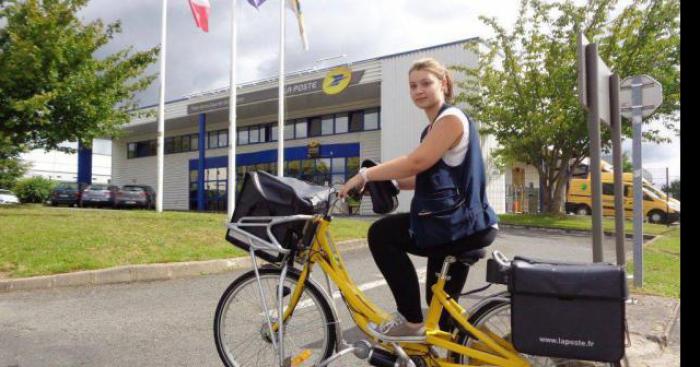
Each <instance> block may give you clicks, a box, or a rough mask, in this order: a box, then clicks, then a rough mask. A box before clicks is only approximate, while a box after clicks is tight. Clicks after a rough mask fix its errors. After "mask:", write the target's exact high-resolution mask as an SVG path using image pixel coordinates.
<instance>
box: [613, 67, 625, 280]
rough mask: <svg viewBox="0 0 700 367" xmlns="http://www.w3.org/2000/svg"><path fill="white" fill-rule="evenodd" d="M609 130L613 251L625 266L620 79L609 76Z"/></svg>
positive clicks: (618, 262)
mask: <svg viewBox="0 0 700 367" xmlns="http://www.w3.org/2000/svg"><path fill="white" fill-rule="evenodd" d="M610 120H611V121H610V128H611V129H612V143H613V144H612V145H613V167H614V169H615V171H614V174H613V175H614V181H615V249H616V255H617V256H616V257H617V265H621V266H622V265H625V200H624V195H625V193H624V183H623V181H622V118H621V117H620V77H619V76H618V75H617V74H613V75H611V76H610Z"/></svg>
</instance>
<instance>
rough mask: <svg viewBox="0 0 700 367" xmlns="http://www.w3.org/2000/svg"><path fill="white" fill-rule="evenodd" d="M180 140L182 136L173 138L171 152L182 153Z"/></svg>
mask: <svg viewBox="0 0 700 367" xmlns="http://www.w3.org/2000/svg"><path fill="white" fill-rule="evenodd" d="M182 138H184V136H176V137H174V138H173V151H174V152H175V153H182V152H183V150H182V140H183V139H182Z"/></svg>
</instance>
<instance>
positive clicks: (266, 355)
mask: <svg viewBox="0 0 700 367" xmlns="http://www.w3.org/2000/svg"><path fill="white" fill-rule="evenodd" d="M328 200H329V202H330V200H331V199H330V198H329V199H328ZM336 200H337V199H336ZM334 204H335V202H334ZM333 206H334V205H328V208H329V209H328V211H327V212H326V213H325V214H320V215H291V216H286V217H247V218H241V219H240V220H238V221H237V222H235V223H231V224H229V225H228V228H229V231H231V233H233V234H234V235H235V236H238V237H239V238H244V239H246V240H247V241H248V245H249V247H250V256H251V261H252V265H253V269H252V270H251V271H249V272H247V273H245V274H243V275H241V276H239V277H238V278H237V279H235V280H234V281H233V282H232V283H231V285H230V286H229V287H228V288H227V289H226V291H225V292H224V294H223V295H222V297H221V299H220V301H219V303H218V306H217V309H216V314H215V319H214V338H215V342H216V346H217V350H218V352H219V355H220V357H221V360H222V361H223V363H224V364H225V365H226V366H239V367H243V366H245V367H247V366H289V367H291V366H316V367H323V366H328V365H330V364H331V363H333V362H334V361H336V360H338V359H339V358H340V357H342V356H344V355H346V354H349V353H354V355H355V356H357V357H358V358H360V359H364V360H366V361H367V362H368V363H369V364H370V365H374V366H413V367H425V366H430V367H438V366H439V367H457V366H485V365H488V366H502V367H517V366H614V365H619V364H618V363H612V364H609V363H598V362H586V361H578V360H576V361H574V360H567V359H558V358H545V357H535V356H528V355H523V354H520V353H518V351H517V350H516V349H515V348H514V346H513V344H512V343H511V341H510V334H511V330H510V296H509V294H508V292H500V293H496V294H493V295H490V296H487V297H484V298H483V299H482V300H481V301H480V302H478V303H477V304H476V305H474V306H473V307H471V308H470V310H465V309H464V308H463V307H462V306H461V305H460V304H459V303H457V302H456V301H455V300H454V299H451V298H450V297H449V295H448V294H447V293H446V292H445V290H444V285H445V282H446V278H447V271H448V269H449V267H450V264H452V263H454V262H456V261H463V262H465V263H467V264H469V265H472V264H474V263H475V262H476V261H478V260H479V259H480V258H483V257H484V255H485V253H484V251H483V250H477V251H471V252H469V253H465V254H461V255H458V256H448V257H447V258H446V260H445V262H444V264H443V267H442V271H441V274H440V276H439V278H438V281H437V283H436V284H435V285H433V287H432V290H433V298H432V301H431V302H430V305H429V308H428V311H427V316H426V318H425V326H426V327H425V329H426V332H425V335H422V336H419V337H391V338H390V337H385V336H383V335H381V334H379V333H377V332H376V331H375V329H376V325H379V324H381V323H382V322H385V321H386V320H388V319H390V318H391V316H390V315H389V314H388V313H387V312H386V311H384V310H382V309H381V308H380V307H378V306H377V305H375V304H374V303H372V301H370V300H369V299H368V298H367V297H366V296H365V295H364V294H363V292H362V291H361V290H360V289H359V288H358V286H357V285H356V284H355V283H354V282H353V281H352V279H351V278H350V275H349V274H348V272H347V270H346V268H345V265H344V264H343V259H342V257H341V255H340V252H339V251H338V249H337V248H336V246H335V244H334V242H333V239H332V237H331V234H330V231H329V229H330V227H331V225H332V217H331V215H330V213H331V208H333ZM289 223H304V227H303V228H304V231H303V238H300V239H299V240H298V241H297V244H296V245H295V246H294V247H293V248H285V247H284V246H282V245H281V244H280V243H279V242H278V241H277V239H276V238H275V236H273V235H272V234H273V228H274V227H275V226H279V225H284V224H289ZM251 228H257V229H259V230H264V232H266V233H267V234H268V235H269V236H267V237H268V238H267V239H263V238H262V237H261V236H256V235H253V234H251V231H250V229H251ZM258 233H260V232H258ZM263 253H266V254H271V253H274V254H277V255H278V256H280V257H281V261H279V263H277V264H266V265H261V264H260V263H259V259H258V255H260V254H263ZM492 257H493V259H495V260H496V261H497V262H498V263H499V264H501V265H503V266H507V265H508V259H506V258H505V256H503V255H502V254H501V253H500V252H498V251H493V255H492ZM316 267H318V268H320V269H321V271H322V272H323V273H324V274H325V280H326V282H327V287H326V289H324V288H323V287H321V286H320V285H319V284H318V283H317V282H316V281H314V280H313V279H311V277H310V275H311V272H312V270H314V269H315V268H316ZM331 282H332V283H334V284H335V285H336V286H337V289H338V292H339V294H340V296H341V297H342V300H343V301H344V303H345V305H346V306H347V309H348V311H349V313H350V315H351V317H352V320H353V321H354V323H355V324H356V325H357V327H358V328H359V329H360V330H361V331H362V332H363V333H364V334H365V335H366V336H367V340H362V341H359V342H355V343H353V344H349V343H347V342H346V341H345V340H344V338H343V336H342V329H341V325H340V324H339V322H338V313H337V310H336V308H335V302H334V301H333V292H332V288H331V286H330V283H331ZM443 309H444V310H446V311H447V312H448V313H449V315H450V316H451V317H452V318H453V320H454V324H455V325H457V327H456V329H455V330H454V331H452V332H445V331H442V330H440V329H439V326H438V323H439V320H440V315H441V314H442V312H443ZM280 315H281V316H280ZM280 321H281V322H280ZM280 325H281V326H280Z"/></svg>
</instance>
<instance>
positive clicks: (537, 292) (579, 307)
mask: <svg viewBox="0 0 700 367" xmlns="http://www.w3.org/2000/svg"><path fill="white" fill-rule="evenodd" d="M509 290H510V292H511V296H512V300H511V305H512V306H511V307H512V309H511V328H512V332H513V335H512V338H513V345H514V346H515V348H516V349H517V350H518V351H519V352H521V353H526V354H532V355H539V356H547V357H561V358H571V359H580V360H590V361H601V362H618V361H620V359H622V357H623V356H624V352H625V343H624V338H625V300H626V298H627V285H626V281H625V271H624V269H622V267H619V266H615V265H611V264H604V263H594V264H590V263H586V264H571V263H568V264H567V263H549V262H540V261H535V260H531V259H525V258H520V257H516V258H515V259H514V260H513V262H512V266H511V271H510V279H509Z"/></svg>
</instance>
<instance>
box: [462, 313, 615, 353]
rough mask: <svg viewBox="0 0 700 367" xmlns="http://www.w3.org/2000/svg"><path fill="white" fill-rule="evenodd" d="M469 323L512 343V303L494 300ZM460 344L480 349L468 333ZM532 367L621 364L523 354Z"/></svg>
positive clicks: (472, 317)
mask: <svg viewBox="0 0 700 367" xmlns="http://www.w3.org/2000/svg"><path fill="white" fill-rule="evenodd" d="M469 323H471V324H472V325H474V326H475V327H476V328H477V329H479V330H488V331H490V332H492V333H495V334H496V335H498V336H499V337H501V338H503V339H505V340H507V341H509V342H510V341H511V328H510V302H507V301H503V300H494V301H493V302H489V303H487V304H485V305H484V306H482V307H479V309H477V310H476V311H475V312H474V314H473V315H472V316H471V317H470V318H469ZM459 342H460V344H462V345H464V346H467V347H470V348H476V349H480V348H479V345H478V344H481V343H480V342H479V341H478V340H476V339H474V338H471V337H469V335H468V334H467V333H461V337H460V341H459ZM521 356H523V357H524V358H525V359H526V360H527V361H528V362H530V366H532V367H604V366H605V367H616V366H619V365H620V364H619V363H607V362H594V361H581V360H573V359H566V358H552V357H540V356H531V355H526V354H521ZM458 360H459V362H460V363H462V364H470V365H471V364H474V363H476V361H471V363H470V361H469V357H467V356H464V355H459V358H458Z"/></svg>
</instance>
